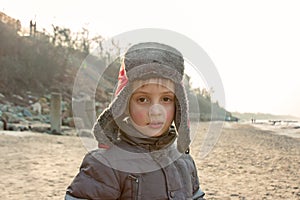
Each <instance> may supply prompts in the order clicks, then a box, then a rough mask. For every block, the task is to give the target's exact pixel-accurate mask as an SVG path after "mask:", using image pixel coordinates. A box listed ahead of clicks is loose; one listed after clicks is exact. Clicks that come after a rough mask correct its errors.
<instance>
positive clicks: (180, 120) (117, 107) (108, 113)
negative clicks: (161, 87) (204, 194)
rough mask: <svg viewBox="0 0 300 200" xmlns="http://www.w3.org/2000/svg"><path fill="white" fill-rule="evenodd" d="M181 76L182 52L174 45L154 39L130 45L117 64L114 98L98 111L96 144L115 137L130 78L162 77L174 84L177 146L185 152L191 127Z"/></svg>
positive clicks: (107, 141)
mask: <svg viewBox="0 0 300 200" xmlns="http://www.w3.org/2000/svg"><path fill="white" fill-rule="evenodd" d="M183 76H184V59H183V56H182V54H181V53H180V52H179V51H177V50H176V49H174V48H173V47H170V46H168V45H164V44H161V43H154V42H147V43H139V44H136V45H133V46H132V47H130V48H129V49H128V51H127V52H126V53H125V56H124V59H123V62H122V65H121V68H120V72H119V82H118V87H117V89H116V95H115V98H114V100H113V101H112V102H111V104H110V105H109V106H108V108H106V109H105V110H104V111H103V112H102V113H101V114H100V116H99V117H98V119H97V121H96V123H95V125H94V127H93V132H94V135H95V137H96V139H97V141H98V143H99V145H100V146H101V145H104V146H111V145H113V144H114V143H115V142H116V141H117V138H118V132H119V128H120V124H121V123H122V122H121V121H122V120H124V119H123V118H124V116H125V113H126V107H127V103H128V102H129V100H130V97H131V93H132V91H131V90H132V89H131V86H132V85H131V84H132V82H133V81H135V80H145V79H150V78H163V79H169V80H171V81H172V82H174V84H175V97H176V98H175V99H176V100H175V107H176V114H175V118H174V124H175V127H176V130H177V133H178V138H177V149H178V150H179V151H180V152H185V151H186V150H187V149H188V147H189V145H190V128H189V117H188V101H187V96H186V91H185V88H184V86H183V82H182V80H183Z"/></svg>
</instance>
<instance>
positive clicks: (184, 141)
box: [174, 84, 191, 153]
mask: <svg viewBox="0 0 300 200" xmlns="http://www.w3.org/2000/svg"><path fill="white" fill-rule="evenodd" d="M175 95H176V98H175V109H176V113H175V118H174V124H175V127H176V130H177V132H178V139H177V149H178V151H179V152H181V153H183V152H185V151H186V150H187V149H188V148H189V145H190V143H191V139H190V126H189V116H188V100H187V96H186V92H185V89H184V87H183V85H181V84H178V85H177V86H176V87H175Z"/></svg>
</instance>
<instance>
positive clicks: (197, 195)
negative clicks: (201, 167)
mask: <svg viewBox="0 0 300 200" xmlns="http://www.w3.org/2000/svg"><path fill="white" fill-rule="evenodd" d="M189 158H190V161H191V162H192V166H193V167H192V185H193V200H204V195H205V193H204V192H203V191H202V190H201V188H200V183H199V177H198V173H197V167H196V164H195V162H194V160H193V158H192V156H190V155H189Z"/></svg>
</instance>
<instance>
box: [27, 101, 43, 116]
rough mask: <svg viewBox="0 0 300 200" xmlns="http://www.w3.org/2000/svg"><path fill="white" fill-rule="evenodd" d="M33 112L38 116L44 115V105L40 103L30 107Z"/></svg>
mask: <svg viewBox="0 0 300 200" xmlns="http://www.w3.org/2000/svg"><path fill="white" fill-rule="evenodd" d="M30 107H31V108H32V111H33V112H34V113H36V114H38V115H40V114H42V105H41V104H40V103H39V102H35V103H34V104H32V105H31V106H30Z"/></svg>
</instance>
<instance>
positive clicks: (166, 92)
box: [133, 91, 174, 95]
mask: <svg viewBox="0 0 300 200" xmlns="http://www.w3.org/2000/svg"><path fill="white" fill-rule="evenodd" d="M133 94H152V92H147V91H135V92H133ZM160 94H164V95H167V94H168V95H174V92H172V91H164V92H160Z"/></svg>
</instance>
